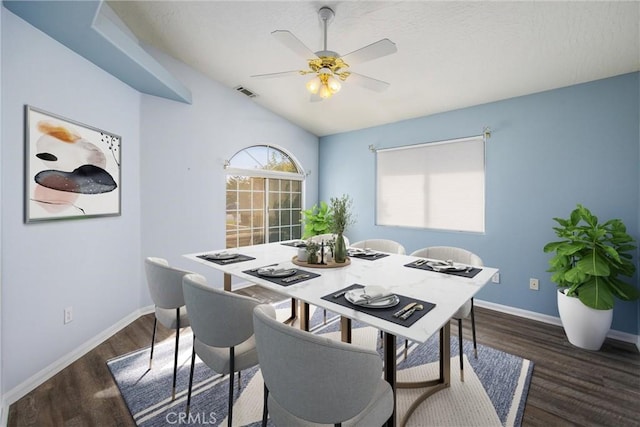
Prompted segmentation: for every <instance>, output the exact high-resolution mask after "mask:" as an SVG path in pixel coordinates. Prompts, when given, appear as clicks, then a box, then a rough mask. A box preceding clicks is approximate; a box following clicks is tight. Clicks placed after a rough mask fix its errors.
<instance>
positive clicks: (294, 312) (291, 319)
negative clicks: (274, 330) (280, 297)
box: [282, 298, 298, 325]
mask: <svg viewBox="0 0 640 427" xmlns="http://www.w3.org/2000/svg"><path fill="white" fill-rule="evenodd" d="M297 318H298V300H297V299H295V298H291V315H290V316H289V318H288V319H287V320H285V321H284V322H282V323H285V324H287V325H293V322H295V320H296V319H297Z"/></svg>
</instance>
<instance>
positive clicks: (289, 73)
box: [251, 70, 300, 79]
mask: <svg viewBox="0 0 640 427" xmlns="http://www.w3.org/2000/svg"><path fill="white" fill-rule="evenodd" d="M294 74H295V75H300V71H297V70H293V71H282V72H279V73H267V74H255V75H253V76H251V78H256V79H272V78H275V77H287V76H293V75H294Z"/></svg>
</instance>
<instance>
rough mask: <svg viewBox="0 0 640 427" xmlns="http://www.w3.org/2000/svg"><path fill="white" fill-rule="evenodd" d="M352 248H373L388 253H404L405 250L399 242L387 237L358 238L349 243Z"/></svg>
mask: <svg viewBox="0 0 640 427" xmlns="http://www.w3.org/2000/svg"><path fill="white" fill-rule="evenodd" d="M351 247H352V248H359V249H373V250H374V251H378V252H387V253H390V254H400V255H404V254H406V253H407V252H406V251H405V249H404V246H402V245H401V244H400V243H398V242H396V241H394V240H388V239H367V240H360V241H359V242H354V243H352V244H351Z"/></svg>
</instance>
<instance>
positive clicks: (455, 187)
mask: <svg viewBox="0 0 640 427" xmlns="http://www.w3.org/2000/svg"><path fill="white" fill-rule="evenodd" d="M484 151H485V144H484V138H483V137H482V136H478V137H471V138H463V139H456V140H451V141H441V142H434V143H429V144H420V145H412V146H405V147H399V148H391V149H382V150H377V151H376V223H377V224H378V225H387V226H402V227H418V228H434V229H442V230H456V231H472V232H484V200H485V197H484V196H485V194H484V191H485V184H484V182H485V180H484V174H485V155H484Z"/></svg>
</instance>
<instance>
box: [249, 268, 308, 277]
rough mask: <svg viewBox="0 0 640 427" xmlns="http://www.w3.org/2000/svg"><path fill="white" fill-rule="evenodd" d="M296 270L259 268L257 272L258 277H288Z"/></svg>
mask: <svg viewBox="0 0 640 427" xmlns="http://www.w3.org/2000/svg"><path fill="white" fill-rule="evenodd" d="M297 272H298V270H296V269H295V268H276V269H273V268H261V269H260V270H258V276H262V277H289V276H293V275H294V274H296V273H297Z"/></svg>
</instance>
